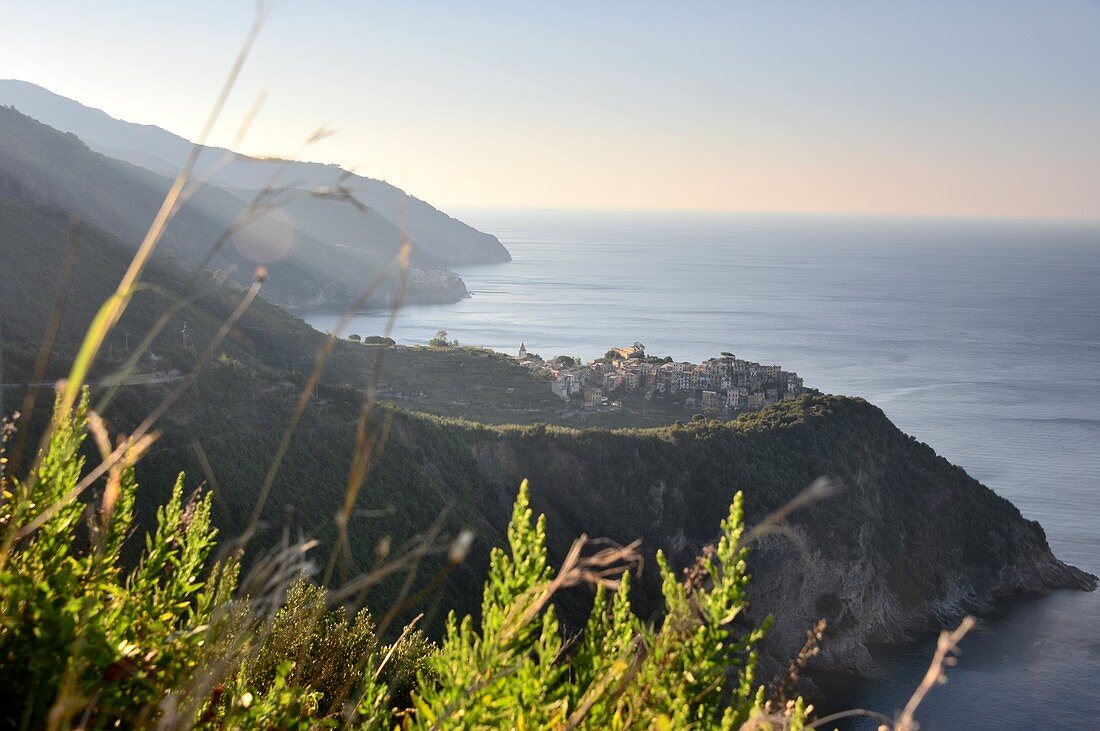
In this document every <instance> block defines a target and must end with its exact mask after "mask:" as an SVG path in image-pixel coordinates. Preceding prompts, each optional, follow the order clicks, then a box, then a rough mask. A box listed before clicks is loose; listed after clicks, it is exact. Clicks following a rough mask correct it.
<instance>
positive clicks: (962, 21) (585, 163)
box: [0, 1, 1100, 218]
mask: <svg viewBox="0 0 1100 731" xmlns="http://www.w3.org/2000/svg"><path fill="white" fill-rule="evenodd" d="M521 5H522V7H521ZM596 5H597V4H592V3H580V2H562V3H550V4H545V3H540V4H527V3H524V4H505V3H497V4H491V3H472V2H455V3H446V4H431V5H429V4H426V3H376V2H329V3H305V2H288V3H285V4H283V5H282V6H280V7H279V9H278V11H277V12H276V13H275V14H274V16H273V17H272V18H271V20H270V22H269V24H268V25H267V27H266V28H265V29H264V31H263V34H262V36H261V38H260V41H259V43H258V46H257V48H256V51H255V53H254V55H253V56H252V58H250V59H249V62H248V64H247V66H246V69H245V73H244V75H243V77H242V80H241V84H240V86H239V89H238V91H237V93H236V94H235V96H234V100H233V102H232V103H231V105H230V107H229V109H228V114H227V116H226V122H225V124H223V125H222V126H221V127H220V128H219V130H218V131H217V132H216V133H215V136H214V138H213V140H212V142H214V143H216V144H222V145H229V144H231V142H232V140H233V137H234V134H235V132H236V127H237V125H238V122H239V120H240V119H242V118H243V117H244V116H245V115H246V114H247V111H248V109H249V107H251V105H252V104H253V102H254V100H255V99H256V97H257V96H258V95H259V94H260V93H261V92H262V91H266V92H267V94H268V96H267V100H266V102H265V104H264V106H263V108H262V110H261V113H260V116H259V118H258V119H257V121H256V123H255V124H254V126H253V128H252V130H251V131H250V133H249V135H248V137H247V139H246V140H245V141H244V142H243V143H242V144H241V145H239V149H241V150H242V151H245V152H249V153H254V154H263V155H289V154H293V153H294V152H295V151H296V150H298V149H299V146H300V144H301V142H302V141H303V140H304V139H305V138H306V137H308V136H309V134H310V133H311V132H313V131H314V130H315V129H316V128H317V127H318V126H320V125H328V126H330V127H332V128H333V129H334V130H335V131H336V132H337V133H338V134H336V135H335V136H333V137H332V138H329V139H327V140H325V141H324V142H322V143H319V144H317V145H315V146H312V147H310V148H309V149H308V150H307V151H306V152H305V154H304V155H303V157H305V158H308V159H315V160H322V161H326V162H337V163H340V164H341V165H344V166H345V167H352V168H355V169H356V171H358V172H361V173H363V174H366V175H370V176H373V177H378V178H384V179H388V180H391V181H393V182H395V183H397V184H399V185H404V186H407V188H408V189H409V190H410V192H412V193H414V194H416V195H418V196H421V197H423V198H426V199H428V200H431V201H432V202H433V203H437V204H439V205H442V206H450V207H453V206H470V205H477V206H540V207H545V206H551V207H586V208H591V207H631V208H643V209H645V208H652V209H717V210H764V211H824V212H838V213H839V212H843V213H870V214H891V213H900V214H918V215H975V216H992V217H1000V216H1038V217H1055V218H1100V195H1098V193H1097V183H1096V181H1098V180H1100V145H1098V144H1097V143H1096V139H1097V132H1096V130H1098V129H1100V63H1097V49H1098V38H1100V6H1098V5H1097V4H1095V3H1089V2H1073V1H1067V2H1060V3H1021V2H984V1H983V2H967V3H869V2H832V3H818V2H801V3H798V2H795V3H782V4H761V3H724V2H713V3H707V2H696V3H689V4H687V5H683V4H676V5H675V6H674V5H671V4H665V3H633V4H629V5H625V4H610V3H608V4H602V5H601V6H600V7H596ZM490 6H491V7H490ZM489 11H491V12H489ZM750 11H751V12H750ZM251 12H252V7H251V3H239V4H232V6H230V4H226V3H224V2H195V3H171V4H167V3H153V4H149V3H137V2H128V1H127V2H112V3H94V4H88V3H76V2H71V3H54V2H44V3H34V4H27V5H22V6H16V7H9V8H7V9H5V16H6V21H5V23H4V24H3V26H2V27H0V69H2V71H0V75H3V76H5V77H10V78H19V79H24V80H27V81H31V82H34V83H37V84H40V85H42V86H45V87H47V88H49V89H51V90H52V91H55V92H57V93H59V94H62V95H64V96H68V97H71V98H74V99H77V100H79V101H81V102H83V103H85V104H88V105H90V106H94V107H98V108H101V109H104V110H105V111H107V112H108V113H110V114H111V115H113V116H117V117H121V118H124V119H128V120H131V121H138V122H144V123H150V124H156V125H159V126H162V127H164V128H166V129H169V130H171V131H173V132H177V133H179V134H182V135H184V136H187V137H191V138H193V137H195V135H196V134H197V133H198V130H199V129H200V128H201V126H202V120H203V117H204V115H205V113H206V111H207V109H208V108H209V105H210V103H211V102H212V100H213V97H214V96H215V94H216V92H217V89H218V87H219V85H220V82H221V79H222V77H223V75H224V73H225V70H226V69H227V68H228V66H229V64H230V63H231V61H232V58H233V56H234V54H235V53H236V49H237V47H238V45H239V42H240V40H241V38H242V37H243V35H244V33H245V31H246V30H247V27H248V25H249V22H250V16H251ZM214 17H216V18H217V19H218V22H216V23H214V22H212V21H211V19H212V18H214ZM90 27H95V28H96V32H94V33H92V32H89V31H88V29H89V28H90ZM44 39H49V42H48V43H46V42H44Z"/></svg>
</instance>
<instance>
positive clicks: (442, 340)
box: [428, 330, 458, 348]
mask: <svg viewBox="0 0 1100 731" xmlns="http://www.w3.org/2000/svg"><path fill="white" fill-rule="evenodd" d="M428 345H430V346H432V347H433V348H447V347H450V346H452V345H458V341H457V340H455V341H450V340H448V339H447V331H446V330H438V331H437V332H436V334H435V337H434V338H432V339H431V340H429V341H428Z"/></svg>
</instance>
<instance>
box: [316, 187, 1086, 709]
mask: <svg viewBox="0 0 1100 731" xmlns="http://www.w3.org/2000/svg"><path fill="white" fill-rule="evenodd" d="M458 215H459V217H460V218H462V220H464V221H467V222H468V223H470V224H471V225H473V226H476V227H477V228H479V229H481V230H483V231H488V232H491V233H493V234H495V235H497V236H498V237H499V238H500V239H501V241H502V242H504V244H505V245H506V246H507V247H508V250H509V251H510V252H511V254H512V257H513V261H511V262H508V263H503V264H494V265H486V266H471V267H466V268H459V269H458V270H457V271H458V272H459V274H461V275H462V277H463V279H464V280H465V281H466V284H467V287H468V288H469V290H470V293H471V296H470V297H469V298H468V299H465V300H463V301H461V302H459V303H457V304H453V305H440V306H409V307H405V308H404V309H403V310H402V311H401V312H400V314H399V316H398V319H397V323H396V327H395V329H394V332H393V336H394V337H395V338H396V339H397V341H398V342H400V343H406V344H414V343H421V344H422V343H426V342H427V341H428V340H429V339H430V338H431V337H433V336H434V335H435V333H436V331H437V330H441V329H443V330H446V331H447V332H448V334H449V336H450V337H451V338H456V339H458V340H459V342H460V343H462V344H468V345H479V346H485V347H488V348H493V349H495V350H500V351H504V352H510V353H514V352H515V351H516V350H517V349H518V348H519V347H520V344H521V343H523V344H524V345H525V346H526V348H527V350H528V351H529V352H533V353H538V354H540V355H542V356H543V357H549V356H555V355H572V356H580V357H582V358H586V359H588V358H593V357H598V356H600V355H602V354H603V353H604V352H605V351H607V350H608V349H609V348H610V347H612V346H621V345H627V344H630V343H633V342H635V341H639V342H641V343H643V344H644V345H645V347H646V351H647V352H648V353H651V354H656V355H662V356H663V355H671V356H672V357H673V358H675V359H676V360H690V361H694V362H698V361H700V360H702V359H704V358H707V357H711V356H716V355H718V353H720V352H721V351H730V352H733V353H735V354H736V355H737V356H738V357H740V358H746V359H749V360H754V361H759V362H761V363H778V364H780V365H781V366H782V367H783V368H784V369H785V370H790V371H796V372H797V373H798V374H799V375H800V376H802V377H803V378H804V379H805V382H806V384H807V385H808V386H812V387H815V388H817V389H820V390H821V391H824V392H827V393H834V394H846V395H851V396H862V397H864V398H866V399H868V400H869V401H871V402H873V403H875V404H877V405H878V406H879V407H881V408H882V409H883V410H884V411H885V412H886V414H887V416H888V417H889V418H890V419H891V420H892V421H893V422H894V423H895V424H896V425H897V426H898V427H900V428H901V429H902V430H904V431H905V432H907V433H909V434H912V435H914V436H916V437H917V438H918V439H920V440H921V441H923V442H927V443H928V444H930V445H931V446H932V447H933V448H935V449H936V451H937V452H938V453H939V454H941V455H943V456H944V457H946V458H947V459H949V460H951V461H952V462H954V463H956V464H958V465H961V466H962V467H963V468H965V469H966V470H967V471H968V472H969V473H970V474H971V475H973V476H974V477H976V478H977V479H979V480H980V481H982V482H983V483H985V484H986V485H988V486H989V487H991V488H992V489H993V490H995V491H996V492H998V493H999V494H1001V495H1003V496H1004V497H1006V498H1008V499H1010V500H1011V501H1012V502H1014V503H1015V504H1016V505H1017V506H1018V507H1019V508H1020V510H1021V511H1022V512H1023V514H1024V515H1025V516H1026V517H1028V518H1032V519H1034V520H1037V521H1039V522H1040V523H1041V524H1042V525H1043V527H1044V528H1045V529H1046V532H1047V535H1048V538H1049V541H1050V544H1051V546H1052V548H1053V549H1054V552H1055V554H1056V555H1057V556H1058V557H1059V558H1061V559H1062V560H1064V561H1067V562H1069V563H1072V564H1075V565H1077V566H1079V567H1081V568H1083V569H1085V570H1088V571H1091V572H1092V573H1094V574H1100V223H1089V222H1083V223H1082V222H1052V221H1041V220H1011V221H1008V220H970V219H929V218H881V217H840V216H817V215H787V214H783V215H780V214H774V215H772V214H726V213H713V214H710V213H691V214H686V213H654V212H631V211H615V212H591V211H569V210H524V211H519V210H508V211H502V210H480V209H479V210H466V211H459V212H458ZM336 317H337V316H336V315H333V314H313V315H310V316H308V317H307V319H308V320H309V321H310V322H311V324H313V325H314V326H315V327H317V328H318V329H321V330H326V331H327V330H329V329H330V328H331V327H332V326H333V323H334V322H335V320H336ZM385 319H386V313H384V312H365V313H363V314H361V315H359V316H357V317H356V318H355V320H354V321H353V322H352V324H351V326H350V328H349V329H348V332H358V333H360V334H363V335H370V334H381V333H382V332H383V330H384V328H385ZM934 645H935V639H934V637H926V638H917V639H915V640H914V641H913V642H912V643H909V644H906V645H903V646H893V647H890V648H877V649H876V657H877V659H878V660H879V663H880V666H881V670H882V671H881V673H880V674H878V675H877V676H876V677H873V678H870V679H866V680H850V681H848V682H845V683H842V684H840V685H838V686H837V689H836V690H835V691H834V695H833V696H832V697H831V698H830V701H829V706H830V708H837V707H853V708H855V707H858V708H867V709H873V710H876V711H879V712H882V713H885V714H887V715H892V714H894V713H895V712H896V711H897V710H899V709H900V708H902V707H903V706H904V705H905V703H906V701H907V700H908V698H909V696H910V694H911V693H912V691H913V689H914V688H915V687H916V686H917V685H918V683H919V682H920V679H921V677H922V675H923V673H924V671H925V669H926V667H927V665H928V661H929V659H930V658H931V656H932V652H933V649H934ZM961 649H962V652H961V655H960V657H959V662H958V665H957V666H955V667H953V668H951V669H950V671H949V676H948V677H949V680H948V682H947V684H946V685H943V686H941V687H938V688H936V689H935V690H934V691H933V692H932V693H931V695H930V696H929V697H928V698H927V700H926V701H925V703H924V704H923V706H922V707H921V710H920V712H919V714H918V719H919V720H920V722H921V728H922V730H923V731H930V730H932V729H987V728H988V729H993V728H996V729H1006V728H1007V729H1016V728H1020V729H1024V728H1027V729H1047V728H1051V729H1053V728H1085V727H1094V728H1095V727H1096V724H1100V720H1098V719H1100V690H1098V688H1100V684H1098V683H1100V592H1097V593H1091V594H1089V593H1083V592H1075V591H1061V592H1056V593H1054V594H1052V595H1050V596H1046V597H1040V598H1024V599H1021V600H1019V601H1016V602H1014V603H1013V604H1011V605H1010V606H1009V607H1007V608H1006V609H1005V610H1004V611H1003V612H1001V613H999V614H998V615H997V616H995V617H988V618H984V619H983V621H982V622H981V624H980V626H979V628H978V629H977V630H975V631H974V632H972V633H971V634H970V635H969V636H968V637H966V639H965V640H964V641H963V643H962V648H961ZM837 725H838V727H839V728H842V729H864V728H868V729H874V728H876V727H877V722H875V721H870V720H859V719H855V720H850V721H846V722H843V723H838V724H837Z"/></svg>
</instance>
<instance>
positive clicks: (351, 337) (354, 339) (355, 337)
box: [348, 333, 363, 343]
mask: <svg viewBox="0 0 1100 731" xmlns="http://www.w3.org/2000/svg"><path fill="white" fill-rule="evenodd" d="M362 339H363V338H361V337H359V334H358V333H352V334H351V335H348V340H350V341H351V342H353V343H358V342H359V341H361V340H362Z"/></svg>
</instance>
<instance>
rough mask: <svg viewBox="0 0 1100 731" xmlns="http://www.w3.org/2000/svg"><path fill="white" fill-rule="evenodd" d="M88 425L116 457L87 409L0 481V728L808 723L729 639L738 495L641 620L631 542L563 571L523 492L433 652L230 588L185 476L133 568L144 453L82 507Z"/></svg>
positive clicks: (745, 635)
mask: <svg viewBox="0 0 1100 731" xmlns="http://www.w3.org/2000/svg"><path fill="white" fill-rule="evenodd" d="M89 420H90V421H91V431H92V432H93V433H95V435H96V441H97V443H98V446H99V447H100V450H101V451H102V452H104V454H105V455H106V454H107V453H108V452H110V451H111V450H110V442H109V440H107V439H106V434H105V433H104V431H103V429H102V426H101V424H100V423H99V421H98V417H95V416H94V415H90V414H89V413H88V412H87V400H86V397H85V399H84V400H82V401H81V403H80V404H79V405H78V406H77V407H76V408H75V410H74V411H73V412H72V413H55V416H54V420H53V429H52V436H51V439H50V441H49V443H48V445H47V446H46V447H45V449H44V450H43V451H42V452H41V454H40V455H39V461H38V464H37V467H36V468H35V469H34V470H33V472H32V477H31V478H29V479H28V480H27V481H26V482H20V481H17V480H15V479H14V478H12V477H11V476H10V475H4V473H2V472H0V480H2V481H3V482H2V486H3V499H2V501H0V530H2V534H3V538H4V544H3V546H4V548H3V553H0V562H2V563H0V589H2V594H0V725H3V726H10V727H22V728H39V727H51V728H70V727H82V728H106V727H119V726H124V727H135V726H136V727H145V726H151V725H154V724H156V725H163V726H168V727H219V728H264V729H268V728H303V729H305V728H320V727H336V726H342V725H344V724H347V723H352V724H354V725H357V726H359V727H362V728H373V729H392V728H395V727H398V726H400V727H401V728H408V729H416V728H480V729H487V728H496V727H499V726H508V727H512V728H545V729H550V728H602V727H607V728H611V729H626V728H647V729H648V728H686V727H692V728H738V727H740V726H741V725H742V724H743V723H745V722H746V721H750V719H753V720H765V719H767V720H769V721H771V722H774V723H775V724H776V725H777V727H790V728H795V729H797V728H800V727H801V726H800V724H801V715H802V709H801V705H800V704H792V705H790V706H788V707H787V708H786V709H785V711H784V713H782V714H780V715H778V716H776V715H774V714H773V715H772V716H768V714H766V713H765V710H764V708H765V704H764V697H763V689H762V688H758V687H757V686H756V685H755V682H754V677H753V668H754V664H755V659H756V658H755V655H754V652H753V645H754V644H755V643H756V642H757V641H758V640H759V639H760V637H761V636H762V633H763V630H762V629H751V630H748V631H740V630H736V629H734V626H735V622H736V621H738V620H740V619H741V617H740V614H741V611H742V609H743V607H744V601H745V598H744V591H745V586H746V582H747V577H746V575H745V573H744V570H745V553H746V552H745V549H744V548H743V547H742V546H741V545H740V539H741V518H742V512H741V510H742V501H741V497H740V495H737V496H736V497H735V498H734V501H733V505H732V507H731V509H730V513H729V516H728V517H727V519H726V520H725V521H723V523H722V534H721V538H720V540H719V542H718V544H717V545H716V547H714V548H713V550H710V551H708V552H706V553H705V554H704V555H703V556H702V557H700V558H699V560H698V561H697V562H696V564H695V565H694V567H692V569H691V570H690V571H689V572H687V574H686V578H685V579H684V580H678V579H677V578H676V577H675V575H674V574H673V572H672V570H671V569H670V568H669V566H668V564H667V562H666V561H665V560H664V558H663V556H661V555H660V554H658V562H659V564H660V570H661V577H662V582H663V593H664V598H665V611H664V617H663V619H662V620H661V621H660V622H659V623H657V624H655V625H651V624H648V623H646V622H643V621H641V620H640V619H639V618H638V617H637V616H635V614H634V613H633V611H632V609H631V605H630V596H629V591H630V590H629V577H628V574H626V573H625V572H626V571H627V570H628V569H629V568H631V566H632V565H633V562H634V560H635V559H636V558H637V554H636V553H635V552H634V548H635V547H634V546H628V547H625V548H618V547H615V548H604V549H601V550H598V551H596V552H595V553H588V554H586V553H585V551H584V549H585V548H586V547H587V546H588V544H587V543H586V539H583V538H582V539H580V540H578V541H577V542H576V543H575V544H574V550H573V551H571V552H570V554H569V556H568V557H567V558H566V560H565V562H564V563H563V565H562V566H561V568H560V569H558V570H557V571H556V572H555V571H553V570H552V569H551V567H550V565H549V563H548V560H547V549H546V533H545V519H544V517H542V516H540V517H539V518H538V519H537V520H532V514H531V510H530V507H529V504H528V493H527V485H526V483H524V484H523V485H522V486H521V488H520V491H519V496H518V498H517V499H516V502H515V506H514V509H513V513H512V520H511V523H510V525H509V528H508V542H509V551H507V552H506V551H504V550H501V549H495V550H494V551H493V552H492V555H491V559H490V570H489V576H488V579H487V581H486V583H485V588H484V593H483V597H482V606H481V616H480V620H479V623H475V620H474V618H472V617H470V616H467V617H465V618H463V619H462V620H459V619H457V618H456V617H455V616H454V614H453V613H452V615H451V617H450V618H449V620H448V623H447V628H446V633H445V637H444V639H443V641H442V644H441V646H440V647H435V646H434V645H432V644H431V643H430V642H429V641H428V640H427V638H425V637H424V636H423V635H422V634H420V633H419V632H417V631H414V630H413V629H412V627H411V626H410V627H408V628H406V629H405V631H403V632H402V633H401V635H400V636H399V638H398V639H397V640H396V641H395V642H392V643H389V644H387V643H385V642H383V641H382V640H381V639H380V638H379V637H378V635H377V632H376V628H375V625H374V623H373V621H372V619H371V616H370V614H369V613H368V612H367V611H366V610H365V609H364V610H361V611H359V612H358V613H356V614H354V615H351V614H349V613H348V611H347V610H346V609H345V608H344V607H342V606H337V607H331V606H330V596H331V595H330V594H329V593H328V592H326V590H325V589H323V588H321V587H319V586H316V585H314V584H311V583H309V582H308V581H306V580H305V579H304V578H298V579H296V580H294V579H291V580H289V585H288V583H287V581H282V582H281V583H280V582H274V584H275V585H272V583H273V581H272V580H268V581H267V583H266V585H265V586H266V588H264V589H263V590H262V592H261V593H262V595H257V594H256V593H255V591H256V590H255V589H254V590H253V591H251V592H249V591H244V590H240V591H236V580H237V573H238V572H237V564H236V561H235V560H234V559H233V558H229V559H226V560H222V561H211V554H212V550H213V548H214V539H215V531H214V529H213V528H212V527H211V525H210V504H211V499H210V495H209V494H206V495H200V494H199V493H198V492H195V493H194V494H192V495H191V496H190V497H187V498H185V497H184V492H183V477H182V475H181V476H180V477H179V479H177V481H176V484H175V487H174V489H173V491H172V493H171V498H170V500H169V501H168V502H167V503H166V504H165V505H163V506H162V507H161V508H160V510H159V511H158V513H157V526H156V529H155V530H154V531H153V532H152V533H151V534H149V535H148V536H146V537H145V541H144V551H143V552H142V553H141V557H140V559H138V561H137V562H136V564H134V566H133V567H132V568H130V569H128V570H127V569H126V568H124V567H123V566H122V563H121V561H120V554H121V551H122V548H123V543H124V542H125V541H126V540H127V539H128V537H129V536H130V532H131V530H132V520H133V505H134V500H135V493H136V490H137V484H136V482H135V481H134V478H133V469H132V464H133V461H135V460H136V459H137V458H139V457H140V451H141V449H140V446H141V445H139V446H138V447H137V448H135V450H133V452H132V453H131V454H128V455H127V457H126V459H125V460H124V461H123V462H121V463H119V464H117V465H115V466H113V467H112V468H111V469H109V470H106V471H105V474H106V485H105V487H104V488H103V490H102V492H101V493H100V494H99V495H96V496H94V498H92V499H86V500H80V499H76V498H77V495H78V492H79V490H78V488H79V486H80V485H81V484H82V479H85V478H82V475H83V474H84V472H85V470H84V468H85V464H84V458H83V457H82V456H81V446H82V443H83V441H84V438H85V428H86V425H87V424H88V423H89ZM288 550H289V549H288ZM253 573H254V574H255V573H256V569H254V570H253ZM246 583H247V584H248V585H249V586H257V585H259V584H257V583H256V582H255V581H251V582H246ZM580 585H594V586H596V587H597V590H596V594H595V600H594V603H593V607H592V611H591V614H590V617H589V619H588V622H587V626H586V627H585V629H584V631H583V633H582V634H581V635H580V637H579V638H578V639H577V641H576V642H572V643H569V642H566V641H565V638H564V635H563V632H562V629H561V627H560V626H559V623H558V619H557V616H556V612H555V608H554V605H553V600H554V598H555V595H556V594H557V593H558V592H559V591H561V590H563V589H567V588H570V587H576V586H580ZM234 594H236V596H235V595H234ZM272 601H274V605H272Z"/></svg>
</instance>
